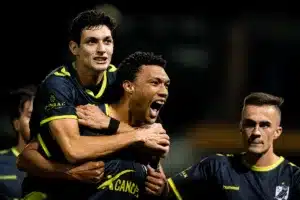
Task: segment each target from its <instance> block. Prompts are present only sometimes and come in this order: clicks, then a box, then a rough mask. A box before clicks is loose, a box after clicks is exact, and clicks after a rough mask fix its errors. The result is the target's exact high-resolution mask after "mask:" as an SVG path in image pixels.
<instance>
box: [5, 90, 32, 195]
mask: <svg viewBox="0 0 300 200" xmlns="http://www.w3.org/2000/svg"><path fill="white" fill-rule="evenodd" d="M35 92H36V87H35V86H34V85H26V86H23V87H21V88H18V89H17V90H15V91H12V92H11V93H10V95H9V107H8V108H9V113H8V114H9V116H10V122H11V124H12V127H13V130H14V131H15V133H16V136H17V145H16V146H14V147H12V148H11V149H6V150H2V151H0V196H1V195H2V196H6V197H7V198H11V199H12V198H15V199H17V198H21V195H22V188H21V183H22V181H23V178H24V176H25V174H24V172H22V171H19V170H18V169H17V166H16V158H17V156H18V155H19V152H21V151H22V150H23V149H24V147H25V145H26V144H27V142H28V141H29V138H30V130H29V120H30V116H31V112H32V102H33V98H34V95H35Z"/></svg>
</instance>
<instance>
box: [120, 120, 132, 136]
mask: <svg viewBox="0 0 300 200" xmlns="http://www.w3.org/2000/svg"><path fill="white" fill-rule="evenodd" d="M134 130H135V128H133V127H132V126H130V125H129V124H126V123H124V122H120V125H119V128H118V130H117V133H126V132H130V131H134Z"/></svg>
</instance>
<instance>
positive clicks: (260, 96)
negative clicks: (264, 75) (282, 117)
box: [244, 92, 284, 108]
mask: <svg viewBox="0 0 300 200" xmlns="http://www.w3.org/2000/svg"><path fill="white" fill-rule="evenodd" d="M283 102H284V99H283V98H282V97H277V96H274V95H272V94H268V93H264V92H254V93H251V94H249V95H248V96H246V97H245V99H244V106H246V105H256V106H263V105H272V106H275V107H277V108H280V107H281V105H282V104H283Z"/></svg>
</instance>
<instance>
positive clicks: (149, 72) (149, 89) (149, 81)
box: [129, 65, 170, 124]
mask: <svg viewBox="0 0 300 200" xmlns="http://www.w3.org/2000/svg"><path fill="white" fill-rule="evenodd" d="M169 84H170V79H169V77H168V75H167V73H166V72H165V70H164V68H163V67H161V66H158V65H143V66H142V67H141V68H140V70H139V71H138V72H137V76H136V78H135V80H134V81H133V82H131V83H130V87H131V90H130V91H131V95H130V104H129V107H130V108H129V109H130V111H131V113H132V116H133V117H134V119H135V120H139V121H142V122H145V123H147V124H152V123H155V121H156V120H157V117H158V115H159V112H160V109H161V108H162V107H163V105H164V104H165V103H166V101H167V98H168V96H169V93H168V87H169Z"/></svg>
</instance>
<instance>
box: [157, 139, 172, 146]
mask: <svg viewBox="0 0 300 200" xmlns="http://www.w3.org/2000/svg"><path fill="white" fill-rule="evenodd" d="M158 144H159V145H162V146H169V145H170V141H169V140H167V139H160V140H159V141H158Z"/></svg>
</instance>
